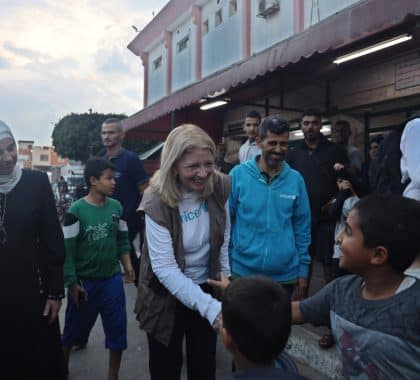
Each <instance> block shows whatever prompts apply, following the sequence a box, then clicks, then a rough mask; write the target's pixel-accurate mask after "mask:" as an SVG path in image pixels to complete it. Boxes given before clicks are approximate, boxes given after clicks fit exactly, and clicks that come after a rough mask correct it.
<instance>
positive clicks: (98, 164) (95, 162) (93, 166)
mask: <svg viewBox="0 0 420 380" xmlns="http://www.w3.org/2000/svg"><path fill="white" fill-rule="evenodd" d="M106 169H111V170H113V171H115V166H114V165H113V164H112V163H111V162H109V161H108V160H105V158H100V157H94V158H91V159H90V160H88V161H87V162H86V165H85V170H84V172H83V177H84V178H85V182H86V186H87V187H88V189H90V186H91V184H90V178H91V177H94V178H96V179H99V178H100V177H101V175H102V173H103V172H104V171H105V170H106Z"/></svg>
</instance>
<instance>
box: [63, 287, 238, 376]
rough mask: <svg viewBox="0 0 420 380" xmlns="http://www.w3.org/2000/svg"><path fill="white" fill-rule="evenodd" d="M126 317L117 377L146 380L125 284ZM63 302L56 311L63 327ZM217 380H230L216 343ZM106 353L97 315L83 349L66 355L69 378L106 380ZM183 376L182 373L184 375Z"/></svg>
mask: <svg viewBox="0 0 420 380" xmlns="http://www.w3.org/2000/svg"><path fill="white" fill-rule="evenodd" d="M125 290H126V296H127V316H128V349H127V351H125V352H124V356H123V361H122V365H121V371H120V379H121V380H148V379H149V373H148V368H147V365H148V352H147V338H146V334H145V333H144V332H143V331H142V330H140V329H139V328H138V323H137V321H136V320H135V317H134V313H133V312H132V311H133V310H134V302H135V296H136V289H135V288H134V286H133V285H126V286H125ZM64 310H65V302H64V303H63V307H62V310H61V313H60V320H61V324H62V326H63V319H64ZM216 360H217V379H220V380H225V379H230V378H231V376H230V368H231V364H230V358H229V355H228V353H227V352H226V350H225V349H224V347H222V345H221V344H220V342H219V344H218V350H217V359H216ZM107 366H108V353H107V351H106V350H105V347H104V335H103V332H102V323H101V320H100V318H99V319H98V321H97V322H96V325H95V327H94V329H93V331H92V334H91V336H90V339H89V343H88V346H87V348H86V349H85V350H81V351H77V352H73V353H72V355H71V358H70V376H69V380H100V379H106V373H107ZM184 378H186V376H184Z"/></svg>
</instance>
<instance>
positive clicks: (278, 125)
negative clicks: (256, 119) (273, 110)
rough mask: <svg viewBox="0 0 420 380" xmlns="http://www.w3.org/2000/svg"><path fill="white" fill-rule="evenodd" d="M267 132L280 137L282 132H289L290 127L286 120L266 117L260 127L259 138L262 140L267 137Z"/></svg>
mask: <svg viewBox="0 0 420 380" xmlns="http://www.w3.org/2000/svg"><path fill="white" fill-rule="evenodd" d="M268 131H270V132H271V133H275V134H276V135H281V134H282V133H284V132H289V131H290V126H289V123H288V122H287V121H286V120H284V119H282V118H280V117H278V116H267V117H265V118H264V120H263V121H262V123H261V125H260V130H259V136H260V138H261V139H264V138H265V137H266V136H267V132H268Z"/></svg>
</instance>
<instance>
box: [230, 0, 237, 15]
mask: <svg viewBox="0 0 420 380" xmlns="http://www.w3.org/2000/svg"><path fill="white" fill-rule="evenodd" d="M237 11H238V2H237V1H236V0H230V1H229V17H231V16H233V15H235V14H236V12H237Z"/></svg>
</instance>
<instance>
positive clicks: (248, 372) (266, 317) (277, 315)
mask: <svg viewBox="0 0 420 380" xmlns="http://www.w3.org/2000/svg"><path fill="white" fill-rule="evenodd" d="M222 316H223V327H222V329H221V336H222V340H223V344H224V345H225V347H226V348H227V349H228V350H229V351H230V353H231V354H232V355H233V360H234V362H235V366H236V369H237V372H235V373H234V374H233V378H234V379H259V380H264V379H283V380H299V379H303V378H302V377H301V376H299V375H297V374H295V373H291V372H287V371H286V370H284V369H281V368H274V361H275V359H276V358H277V357H278V356H279V355H280V353H281V352H282V351H283V350H284V348H285V346H286V343H287V340H288V338H289V335H290V328H291V327H290V321H291V308H290V300H289V297H288V295H287V293H286V291H285V290H284V289H283V287H282V286H281V285H279V284H277V283H276V282H275V281H273V280H270V279H267V278H264V277H260V276H250V277H244V278H239V279H237V280H235V281H233V282H232V283H231V284H230V285H229V286H228V287H227V289H226V290H225V293H224V296H223V302H222Z"/></svg>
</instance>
